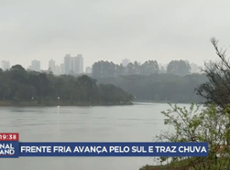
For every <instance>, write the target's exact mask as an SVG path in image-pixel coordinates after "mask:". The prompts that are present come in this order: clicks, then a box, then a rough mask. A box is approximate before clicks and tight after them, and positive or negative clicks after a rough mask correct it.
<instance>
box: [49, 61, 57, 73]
mask: <svg viewBox="0 0 230 170" xmlns="http://www.w3.org/2000/svg"><path fill="white" fill-rule="evenodd" d="M49 70H50V71H52V72H53V73H55V72H56V65H55V61H54V60H53V59H51V60H50V61H49Z"/></svg>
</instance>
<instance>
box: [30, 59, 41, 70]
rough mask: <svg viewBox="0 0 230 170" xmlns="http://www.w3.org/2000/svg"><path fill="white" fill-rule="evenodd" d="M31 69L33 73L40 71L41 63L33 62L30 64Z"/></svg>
mask: <svg viewBox="0 0 230 170" xmlns="http://www.w3.org/2000/svg"><path fill="white" fill-rule="evenodd" d="M31 69H32V70H34V71H40V70H41V63H40V61H38V60H33V61H32V62H31Z"/></svg>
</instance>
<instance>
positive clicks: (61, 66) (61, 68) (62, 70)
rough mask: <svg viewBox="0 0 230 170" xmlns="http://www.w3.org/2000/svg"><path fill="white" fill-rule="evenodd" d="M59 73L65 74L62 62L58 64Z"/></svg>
mask: <svg viewBox="0 0 230 170" xmlns="http://www.w3.org/2000/svg"><path fill="white" fill-rule="evenodd" d="M60 74H65V67H64V64H60Z"/></svg>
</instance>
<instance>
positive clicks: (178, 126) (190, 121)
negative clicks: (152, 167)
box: [156, 104, 230, 170]
mask: <svg viewBox="0 0 230 170" xmlns="http://www.w3.org/2000/svg"><path fill="white" fill-rule="evenodd" d="M170 106H171V109H169V110H167V111H163V112H162V114H164V115H165V116H166V118H167V119H166V120H165V124H166V125H171V126H172V127H173V131H172V132H162V133H161V134H160V135H158V136H156V140H157V141H158V142H208V143H209V155H208V157H171V158H170V157H161V158H158V161H159V162H160V163H161V164H163V163H167V162H169V164H170V167H176V168H177V169H180V168H182V167H183V168H184V167H192V168H193V169H194V170H196V169H202V170H218V169H221V170H222V169H224V168H227V167H230V159H229V158H226V156H229V154H230V152H229V149H228V148H229V147H225V149H222V150H221V151H220V150H219V151H218V153H217V152H216V151H217V150H216V149H217V148H219V147H220V146H223V145H224V146H230V144H229V139H230V129H229V120H230V114H229V113H230V105H228V106H227V107H226V109H225V110H224V111H223V113H219V112H218V111H217V108H216V107H215V105H214V104H212V105H210V106H209V107H208V108H206V109H200V107H199V106H197V105H195V104H192V105H191V106H190V108H189V109H186V108H185V107H183V108H181V107H178V106H177V105H171V104H170Z"/></svg>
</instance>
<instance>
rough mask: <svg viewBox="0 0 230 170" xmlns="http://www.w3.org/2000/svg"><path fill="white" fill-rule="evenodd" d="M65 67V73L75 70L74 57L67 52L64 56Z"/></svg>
mask: <svg viewBox="0 0 230 170" xmlns="http://www.w3.org/2000/svg"><path fill="white" fill-rule="evenodd" d="M64 68H65V74H69V73H70V72H71V71H73V58H72V57H71V56H70V54H66V55H65V57H64Z"/></svg>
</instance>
